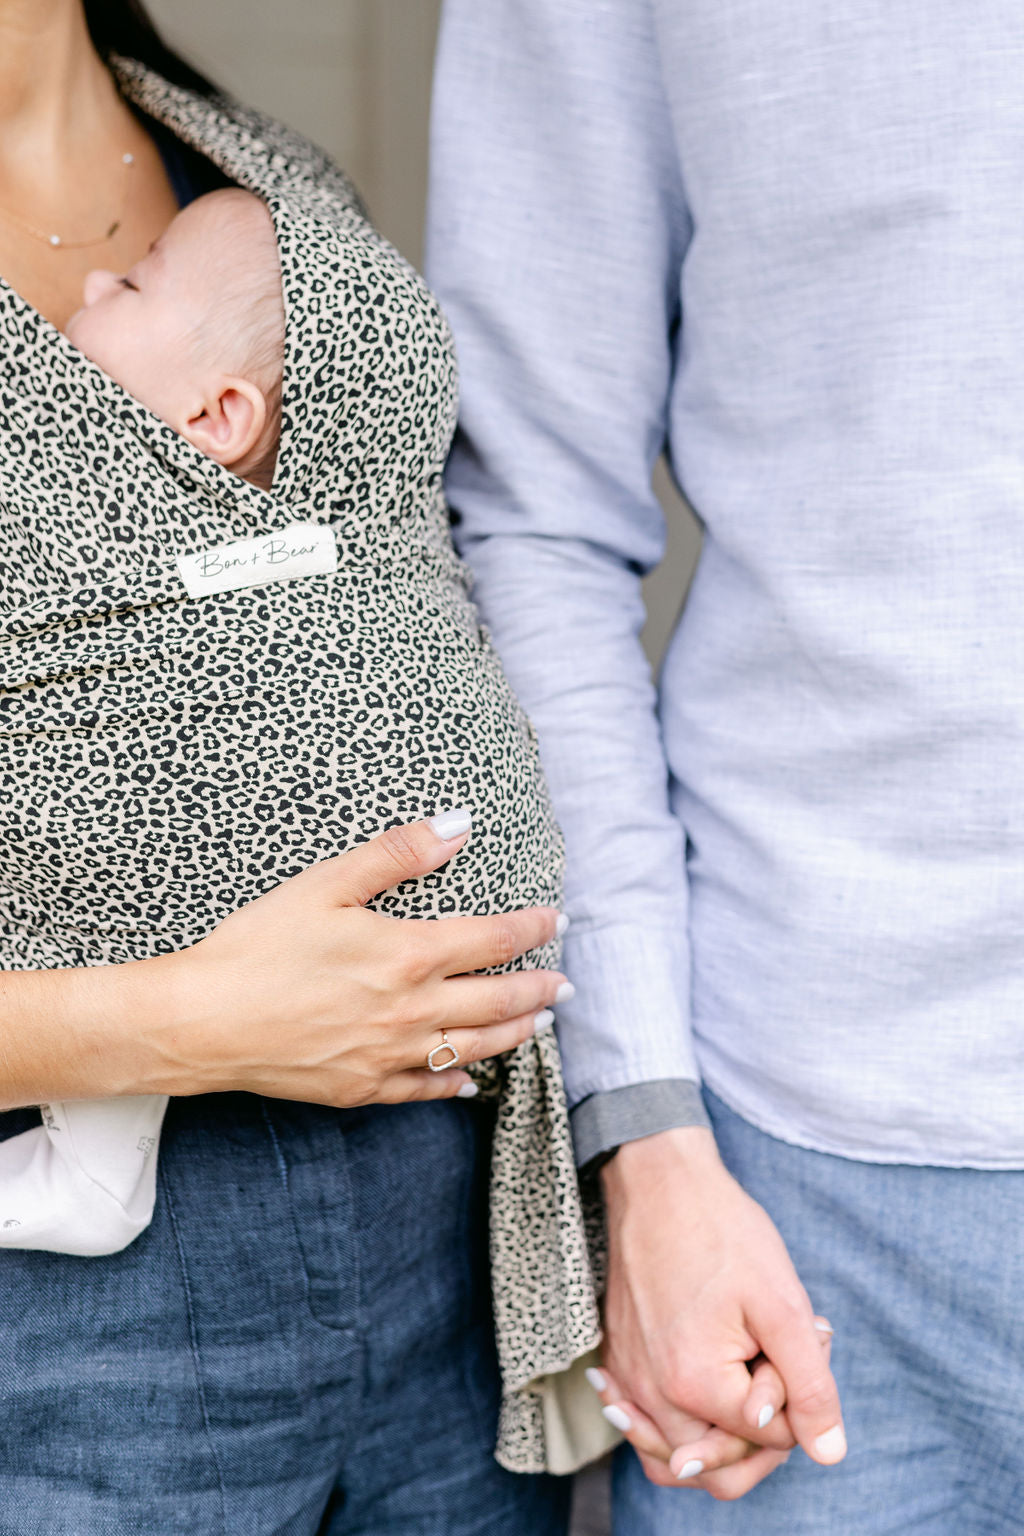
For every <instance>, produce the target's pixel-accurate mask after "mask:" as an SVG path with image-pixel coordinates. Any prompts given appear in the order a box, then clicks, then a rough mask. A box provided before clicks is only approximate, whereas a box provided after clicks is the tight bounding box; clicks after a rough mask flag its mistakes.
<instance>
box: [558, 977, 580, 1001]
mask: <svg viewBox="0 0 1024 1536" xmlns="http://www.w3.org/2000/svg"><path fill="white" fill-rule="evenodd" d="M575 996H576V988H575V987H574V986H573V984H572V982H571V981H563V982H562V985H561V986H560V987H559V989H558V991H557V992H556V993H555V1002H556V1003H567V1002H568V1001H569V999H570V998H573V997H575Z"/></svg>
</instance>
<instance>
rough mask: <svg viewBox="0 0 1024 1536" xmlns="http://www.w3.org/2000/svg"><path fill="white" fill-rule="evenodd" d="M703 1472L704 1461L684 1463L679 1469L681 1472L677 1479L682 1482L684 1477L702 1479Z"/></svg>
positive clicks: (677, 1474) (678, 1473)
mask: <svg viewBox="0 0 1024 1536" xmlns="http://www.w3.org/2000/svg"><path fill="white" fill-rule="evenodd" d="M703 1471H704V1463H703V1462H702V1461H697V1460H694V1461H684V1462H683V1464H682V1466H681V1467H680V1468H679V1471H678V1472H677V1473H676V1477H678V1478H679V1479H680V1480H682V1478H684V1477H700V1475H701V1473H702V1472H703Z"/></svg>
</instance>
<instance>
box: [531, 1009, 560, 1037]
mask: <svg viewBox="0 0 1024 1536" xmlns="http://www.w3.org/2000/svg"><path fill="white" fill-rule="evenodd" d="M554 1022H555V1016H554V1014H553V1013H552V1012H551V1009H550V1008H542V1009H541V1011H540V1013H535V1014H534V1016H533V1032H534V1034H535V1035H539V1034H540V1033H541V1032H542V1031H543V1030H545V1029H550V1028H551V1026H552V1024H553V1023H554Z"/></svg>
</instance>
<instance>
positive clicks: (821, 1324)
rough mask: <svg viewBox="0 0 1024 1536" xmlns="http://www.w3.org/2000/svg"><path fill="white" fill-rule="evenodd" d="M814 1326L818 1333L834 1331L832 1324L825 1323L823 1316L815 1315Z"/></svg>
mask: <svg viewBox="0 0 1024 1536" xmlns="http://www.w3.org/2000/svg"><path fill="white" fill-rule="evenodd" d="M814 1326H815V1328H817V1330H818V1332H819V1333H835V1329H834V1328H833V1327H832V1324H831V1323H826V1321H825V1319H824V1318H823V1317H816V1318H815V1319H814Z"/></svg>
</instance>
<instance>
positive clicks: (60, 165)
mask: <svg viewBox="0 0 1024 1536" xmlns="http://www.w3.org/2000/svg"><path fill="white" fill-rule="evenodd" d="M126 155H130V156H131V161H130V164H131V171H130V173H127V172H126V169H125V164H126V162H125V156H126ZM129 174H130V180H128V179H127V177H128V175H129ZM176 212H177V202H176V200H175V197H174V192H173V190H172V188H171V186H170V184H169V182H168V180H167V173H166V171H165V170H164V167H163V163H162V161H161V159H160V154H159V151H158V150H157V147H156V145H155V143H154V142H153V140H152V138H151V137H150V135H149V133H147V131H146V129H145V127H144V126H143V123H142V122H141V120H140V119H139V118H138V117H137V116H136V115H135V113H134V112H132V111H131V109H130V108H129V107H128V106H127V104H126V102H125V101H124V100H123V99H122V97H121V95H120V93H119V91H118V89H117V86H116V85H115V83H114V80H113V77H112V76H111V74H110V72H109V71H108V69H107V68H106V66H105V65H104V63H103V61H102V60H101V59H100V58H99V56H98V55H97V53H96V50H95V49H94V48H93V46H92V40H91V38H90V36H89V29H88V27H87V26H86V22H85V11H84V9H83V5H82V0H0V274H2V276H3V277H4V279H5V280H6V281H7V282H8V283H9V284H10V285H11V287H12V288H15V289H16V290H17V291H18V292H19V293H20V294H21V295H22V297H23V298H25V299H27V300H28V302H29V303H30V304H31V305H33V306H34V307H35V308H36V309H38V310H39V311H40V313H41V314H43V315H45V317H46V318H47V319H48V320H52V321H53V323H54V324H55V325H63V324H64V322H65V321H66V320H67V317H68V315H70V314H71V312H72V311H73V310H75V309H77V308H78V307H79V305H80V304H81V302H82V284H83V281H84V279H85V275H86V273H87V272H88V271H89V270H90V268H92V267H99V266H102V267H106V268H109V269H110V270H111V271H116V272H126V271H127V270H128V268H129V267H130V266H131V265H132V263H133V262H135V261H138V260H139V258H140V257H141V256H143V255H144V254H145V252H146V251H147V250H148V248H149V246H150V245H151V244H152V242H153V241H154V240H155V239H156V238H157V237H158V236H159V235H160V234H161V232H162V231H163V230H164V229H165V228H166V226H167V224H168V223H169V222H170V220H171V219H172V218H173V217H174V215H175V213H176ZM108 229H109V230H110V231H111V233H110V234H109V235H107V234H106V231H107V230H108ZM52 235H57V236H58V237H59V239H58V240H57V241H53V240H52V239H51V236H52ZM83 242H88V243H87V244H85V243H83Z"/></svg>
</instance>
